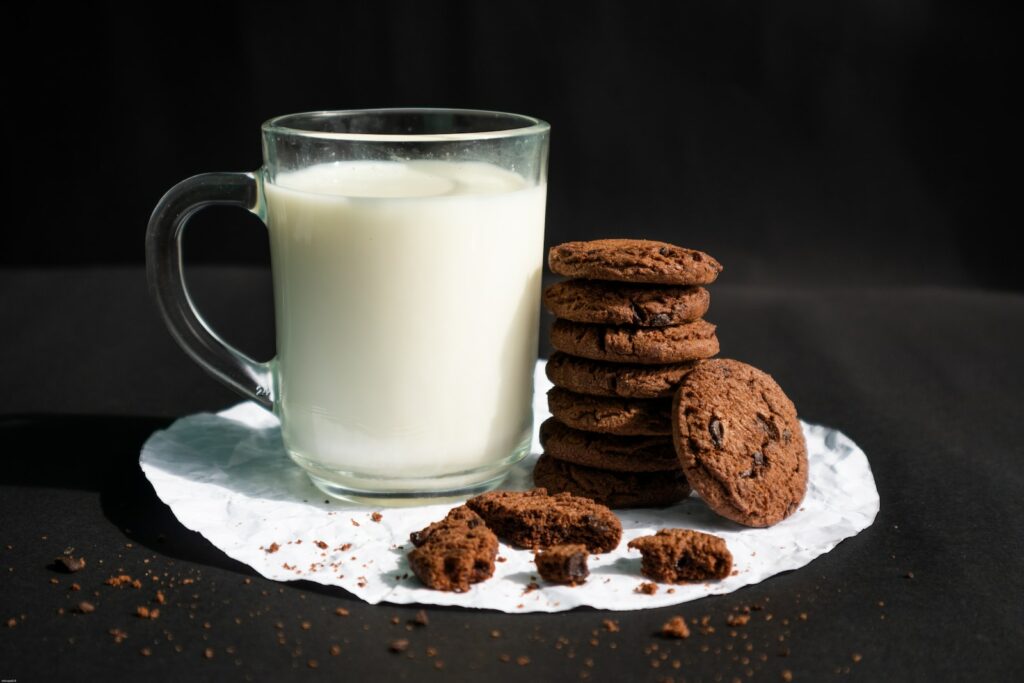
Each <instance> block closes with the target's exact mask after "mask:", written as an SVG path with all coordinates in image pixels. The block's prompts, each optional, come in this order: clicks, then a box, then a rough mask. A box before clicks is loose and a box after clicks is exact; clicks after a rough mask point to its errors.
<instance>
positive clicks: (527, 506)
mask: <svg viewBox="0 0 1024 683" xmlns="http://www.w3.org/2000/svg"><path fill="white" fill-rule="evenodd" d="M466 505H467V506H468V507H469V508H470V509H471V510H473V511H474V512H476V513H477V514H478V515H480V516H481V517H483V518H484V521H485V522H486V523H487V526H488V527H490V528H491V529H493V530H494V531H495V533H497V534H498V535H499V536H500V537H501V538H503V539H505V540H507V541H508V542H510V543H513V544H515V545H517V546H519V547H521V548H547V547H550V546H553V545H560V544H563V543H582V544H583V545H585V546H587V550H589V551H590V552H592V553H606V552H609V551H611V550H614V549H615V547H616V546H618V545H619V541H620V540H621V539H622V523H621V522H619V518H618V517H616V516H615V513H613V512H612V511H611V510H609V509H608V508H607V507H605V506H604V505H600V504H599V503H595V502H594V501H592V500H590V499H588V498H580V497H579V496H574V495H572V494H569V493H559V494H556V495H548V492H547V491H546V490H544V489H542V488H536V489H532V490H530V491H490V492H488V493H483V494H480V495H479V496H476V497H474V498H470V499H469V500H468V501H466Z"/></svg>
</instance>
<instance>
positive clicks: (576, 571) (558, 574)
mask: <svg viewBox="0 0 1024 683" xmlns="http://www.w3.org/2000/svg"><path fill="white" fill-rule="evenodd" d="M533 561H534V562H535V563H536V565H537V573H538V574H540V576H541V578H542V579H544V580H545V581H550V582H552V583H561V584H565V585H567V586H578V585H579V584H581V583H583V582H584V581H586V580H587V577H588V576H590V569H589V568H588V567H587V546H585V545H583V544H582V543H569V544H564V545H554V546H551V547H550V548H547V549H545V550H541V551H540V552H539V553H537V556H536V557H535V558H534V560H533Z"/></svg>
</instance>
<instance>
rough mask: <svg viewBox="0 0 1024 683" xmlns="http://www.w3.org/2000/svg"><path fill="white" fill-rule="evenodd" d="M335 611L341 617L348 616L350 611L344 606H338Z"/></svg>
mask: <svg viewBox="0 0 1024 683" xmlns="http://www.w3.org/2000/svg"><path fill="white" fill-rule="evenodd" d="M334 613H335V614H337V615H338V616H339V617H347V616H348V615H349V611H348V610H347V609H345V608H344V607H339V608H337V609H336V610H334Z"/></svg>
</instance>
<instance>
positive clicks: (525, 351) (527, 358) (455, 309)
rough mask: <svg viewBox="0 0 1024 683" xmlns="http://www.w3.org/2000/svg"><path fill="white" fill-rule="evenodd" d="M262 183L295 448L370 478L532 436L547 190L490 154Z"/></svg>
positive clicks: (490, 456) (488, 459)
mask: <svg viewBox="0 0 1024 683" xmlns="http://www.w3.org/2000/svg"><path fill="white" fill-rule="evenodd" d="M264 189H265V197H266V221H267V226H268V229H269V232H270V246H271V262H272V267H273V276H274V297H275V306H276V316H277V351H278V357H277V363H278V365H277V372H278V384H277V401H278V405H277V410H278V413H279V415H280V417H281V420H282V432H283V436H284V441H285V446H286V448H287V449H288V451H289V453H290V454H291V455H292V457H293V458H295V459H296V460H298V461H299V462H300V463H302V464H304V465H306V466H307V467H309V466H314V467H316V468H319V469H320V472H319V473H320V475H321V476H328V477H329V478H330V475H331V474H338V475H339V476H342V477H344V476H351V477H356V478H358V479H359V480H360V484H359V485H361V486H365V487H367V488H372V487H373V483H372V479H373V478H374V477H387V478H393V477H410V478H413V477H432V476H436V475H439V474H452V473H456V472H459V471H466V470H473V469H479V468H482V467H484V466H486V465H489V464H493V463H495V462H496V461H500V460H502V459H504V458H507V457H508V456H510V455H512V454H513V452H514V451H515V450H516V449H517V447H519V446H520V445H521V444H522V443H523V441H524V439H526V440H528V439H529V435H530V430H531V425H532V414H531V408H530V404H531V397H532V391H533V386H532V377H533V365H534V362H535V360H536V356H537V326H538V314H539V302H540V282H541V267H542V259H543V238H544V203H545V193H546V186H545V185H538V186H533V187H530V186H528V184H527V183H526V182H525V181H524V179H523V178H522V177H520V176H519V175H517V174H515V173H512V172H510V171H506V170H504V169H500V168H498V167H496V166H493V165H490V164H485V163H480V162H469V163H467V162H445V161H412V162H376V161H355V162H336V163H329V164H321V165H317V166H312V167H309V168H306V169H303V170H300V171H295V172H289V173H279V174H278V176H277V177H276V178H275V179H274V181H273V182H270V181H269V180H268V181H267V182H266V183H265V187H264ZM471 478H472V477H471V476H470V479H471ZM368 482H369V483H368ZM421 485H422V484H421ZM385 486H386V487H393V486H394V482H388V483H387V484H382V487H385Z"/></svg>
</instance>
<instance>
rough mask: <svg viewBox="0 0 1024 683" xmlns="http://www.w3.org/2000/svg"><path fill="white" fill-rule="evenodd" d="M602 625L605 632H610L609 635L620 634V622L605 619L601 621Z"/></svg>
mask: <svg viewBox="0 0 1024 683" xmlns="http://www.w3.org/2000/svg"><path fill="white" fill-rule="evenodd" d="M601 625H602V626H604V630H605V631H608V633H618V632H619V622H617V621H612V620H611V619H604V620H602V621H601Z"/></svg>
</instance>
